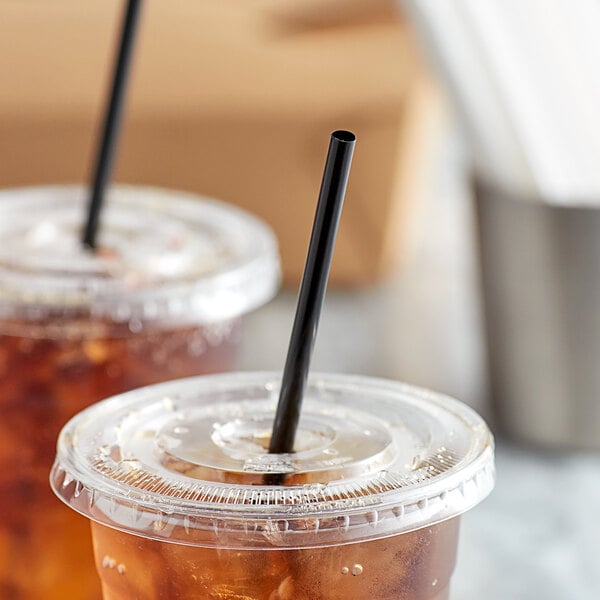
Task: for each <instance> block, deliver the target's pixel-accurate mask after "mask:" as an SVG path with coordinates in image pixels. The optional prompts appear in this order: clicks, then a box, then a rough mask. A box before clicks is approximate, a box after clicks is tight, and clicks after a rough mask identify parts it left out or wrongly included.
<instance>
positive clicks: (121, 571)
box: [117, 563, 127, 575]
mask: <svg viewBox="0 0 600 600" xmlns="http://www.w3.org/2000/svg"><path fill="white" fill-rule="evenodd" d="M125 571H127V569H126V568H125V565H124V564H123V563H121V564H120V565H117V572H118V573H119V575H125Z"/></svg>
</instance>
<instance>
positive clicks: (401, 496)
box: [51, 373, 494, 600]
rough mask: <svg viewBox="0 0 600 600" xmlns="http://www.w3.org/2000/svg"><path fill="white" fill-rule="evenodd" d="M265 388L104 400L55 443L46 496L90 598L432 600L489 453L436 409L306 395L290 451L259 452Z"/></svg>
mask: <svg viewBox="0 0 600 600" xmlns="http://www.w3.org/2000/svg"><path fill="white" fill-rule="evenodd" d="M278 389H279V375H278V374H264V373H262V374H261V373H257V374H248V373H239V374H229V375H217V376H209V377H198V378H190V379H185V380H180V381H174V382H169V383H165V384H161V385H157V386H150V387H147V388H144V389H140V390H135V391H133V392H130V393H127V394H123V395H120V396H117V397H115V398H112V399H109V400H106V401H104V402H101V403H99V404H97V405H96V406H94V407H92V408H89V409H87V410H85V411H84V412H82V413H80V414H79V415H77V416H76V417H75V418H74V419H72V420H71V421H70V422H69V423H68V424H67V426H66V427H65V428H64V429H63V431H62V433H61V435H60V438H59V442H58V454H57V458H56V462H55V464H54V467H53V470H52V474H51V484H52V487H53V489H54V492H55V493H56V494H57V495H58V496H59V497H60V498H61V499H62V500H63V501H64V502H66V503H67V504H68V505H69V506H71V507H72V508H73V509H74V510H76V511H78V512H80V513H81V514H83V515H85V516H86V517H88V518H89V519H90V520H91V522H92V532H93V537H94V552H95V556H96V567H97V569H98V573H99V575H100V578H101V580H102V589H103V593H104V598H105V600H130V599H132V598H135V599H136V600H155V599H159V598H169V599H170V600H192V599H194V600H196V599H216V598H219V599H236V600H240V599H243V600H309V599H310V600H342V599H344V600H348V599H360V600H363V599H366V598H369V599H370V600H446V599H447V598H448V594H449V586H450V578H451V575H452V572H453V569H454V564H455V556H456V547H457V541H458V523H459V515H460V514H462V513H463V512H465V511H466V510H468V509H470V508H471V507H472V506H474V505H475V504H477V503H478V502H479V501H481V500H482V499H483V498H484V497H485V496H486V495H487V494H488V493H489V492H490V491H491V489H492V487H493V484H494V466H493V439H492V436H491V434H490V432H489V430H488V429H487V427H486V425H485V423H484V422H483V421H482V420H481V418H480V417H479V416H478V415H477V414H475V413H474V412H473V411H472V410H471V409H470V408H467V407H466V406H464V405H463V404H461V403H459V402H457V401H456V400H452V399H450V398H447V397H444V396H440V395H437V394H434V393H431V392H426V391H423V390H419V389H416V388H412V387H407V386H404V385H401V384H398V383H394V382H390V381H384V380H378V379H370V378H365V377H353V376H344V375H315V376H313V377H312V379H311V380H310V381H309V385H308V387H307V390H306V396H305V403H304V406H303V412H302V417H301V421H300V426H299V432H298V437H297V442H296V448H295V450H296V452H295V453H293V454H285V455H272V454H268V453H267V447H268V440H269V435H270V432H271V426H272V422H273V416H274V411H275V406H276V403H277V397H278Z"/></svg>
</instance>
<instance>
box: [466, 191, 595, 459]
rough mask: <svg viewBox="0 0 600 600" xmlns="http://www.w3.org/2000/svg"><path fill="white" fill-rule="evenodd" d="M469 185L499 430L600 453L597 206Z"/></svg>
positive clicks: (524, 438)
mask: <svg viewBox="0 0 600 600" xmlns="http://www.w3.org/2000/svg"><path fill="white" fill-rule="evenodd" d="M473 187H474V191H475V202H476V208H477V217H478V229H479V243H480V255H481V269H482V282H483V298H484V306H485V318H486V329H487V348H488V356H489V368H490V382H491V394H492V402H493V407H494V410H495V413H496V416H497V423H498V427H499V430H500V431H501V432H502V431H503V432H504V433H505V434H507V435H509V436H511V437H513V438H516V439H518V440H521V441H524V442H527V443H533V444H537V445H543V446H547V447H572V448H596V449H600V206H599V208H597V209H596V208H588V207H586V208H583V207H573V206H552V205H549V204H548V203H544V202H542V201H541V200H540V199H535V198H517V197H514V196H511V195H510V194H507V193H505V192H502V191H499V190H497V189H494V188H493V187H491V186H489V185H486V184H484V183H482V182H480V181H479V182H477V181H476V182H475V183H474V186H473Z"/></svg>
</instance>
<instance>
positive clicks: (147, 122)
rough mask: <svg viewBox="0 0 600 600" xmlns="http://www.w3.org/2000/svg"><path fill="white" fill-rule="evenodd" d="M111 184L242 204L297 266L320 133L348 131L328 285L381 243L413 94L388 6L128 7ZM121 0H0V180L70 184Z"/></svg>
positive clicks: (417, 90) (85, 158)
mask: <svg viewBox="0 0 600 600" xmlns="http://www.w3.org/2000/svg"><path fill="white" fill-rule="evenodd" d="M144 4H145V6H144V7H143V12H142V19H141V22H140V31H139V40H138V42H139V43H138V44H137V47H136V51H135V57H134V65H133V70H132V78H131V82H130V84H131V88H130V91H129V95H128V102H127V107H126V114H125V118H124V131H123V137H122V143H121V146H120V148H119V152H118V156H117V167H116V172H115V179H116V180H119V181H124V182H129V183H143V184H152V185H158V186H163V187H169V188H176V189H184V190H190V191H193V192H197V193H201V194H206V195H209V196H214V197H217V198H220V199H223V200H226V201H228V202H232V203H234V204H237V205H239V206H241V207H243V208H245V209H248V210H250V211H252V212H254V213H256V214H258V215H259V216H261V217H263V218H264V219H265V220H266V221H268V222H269V223H270V224H271V225H272V226H273V227H274V228H275V231H276V233H277V235H278V237H279V240H280V245H281V253H282V259H283V265H284V277H285V279H286V281H288V282H293V283H295V282H296V281H297V280H298V278H299V276H300V274H301V272H302V269H303V265H304V257H305V253H306V248H307V245H308V239H309V235H310V226H311V222H312V218H313V215H314V209H315V206H316V200H317V195H318V190H319V185H320V180H321V176H322V170H323V165H324V160H325V154H326V150H327V145H328V139H329V133H330V132H331V131H332V130H334V129H338V128H344V129H351V130H353V131H354V132H355V133H356V134H357V136H358V142H357V147H356V153H355V160H354V165H353V169H352V173H351V180H350V185H349V188H348V195H347V198H346V206H345V209H344V215H343V218H342V224H341V229H340V233H339V237H338V243H337V247H336V254H335V258H334V267H333V272H332V279H331V281H332V283H337V284H340V285H361V284H366V283H371V282H374V281H376V280H377V279H379V278H380V277H381V276H382V275H383V274H385V272H386V271H387V269H388V268H389V266H390V264H391V262H392V261H393V260H394V258H395V257H396V255H397V253H398V252H397V246H398V242H399V240H400V239H401V238H402V223H403V222H405V219H404V213H405V211H406V209H407V207H408V206H409V203H410V202H411V201H412V198H411V196H412V195H413V194H414V186H413V181H412V179H413V177H414V175H413V173H414V171H415V164H416V163H418V161H420V160H421V158H422V156H423V132H424V131H425V129H426V123H427V111H428V108H427V107H428V103H429V98H430V92H429V86H428V85H426V84H425V85H424V84H423V81H424V80H423V71H422V68H421V65H420V61H419V58H418V56H417V53H416V52H415V49H414V43H413V41H412V39H411V36H410V34H409V32H408V30H407V29H406V26H405V25H404V24H403V22H402V21H401V20H400V19H399V18H398V17H397V16H396V14H395V11H394V10H393V8H392V5H391V4H390V3H389V2H383V1H382V0H380V1H378V2H375V3H373V4H372V5H369V4H365V3H362V2H358V0H354V2H350V3H349V4H347V5H344V6H345V7H346V9H347V10H346V11H345V12H344V11H341V10H339V9H341V8H342V4H341V3H340V2H339V0H330V2H329V3H324V4H321V5H319V6H317V5H316V4H315V3H314V2H309V1H308V0H304V2H299V3H297V4H295V5H294V6H293V7H291V8H289V7H288V8H282V7H281V6H280V4H279V3H275V2H270V1H266V0H261V1H256V0H255V1H250V0H248V1H247V2H222V1H221V0H204V1H203V2H198V1H196V0H186V1H183V0H180V1H177V2H173V3H171V2H169V3H167V2H164V1H160V0H154V1H149V2H146V3H144ZM123 6H124V2H120V1H115V0H94V1H92V0H88V1H87V2H85V3H82V2H78V1H77V0H54V1H53V2H45V1H43V0H28V2H19V3H7V4H4V5H2V6H1V7H0V18H1V19H2V22H3V35H2V36H0V57H1V58H0V80H2V82H3V85H2V86H1V88H0V186H2V187H8V186H17V185H29V184H44V183H53V182H72V181H86V180H88V179H89V172H90V167H91V164H92V160H93V154H94V147H95V139H96V133H97V130H98V128H99V123H100V119H101V114H102V110H103V104H104V100H105V97H106V90H107V85H108V81H109V75H110V68H111V64H112V59H113V53H114V46H115V42H116V38H117V33H118V30H119V25H120V19H121V11H122V8H123Z"/></svg>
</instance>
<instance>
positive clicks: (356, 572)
mask: <svg viewBox="0 0 600 600" xmlns="http://www.w3.org/2000/svg"><path fill="white" fill-rule="evenodd" d="M362 573H363V566H362V565H359V564H358V563H357V564H355V565H353V567H352V575H354V577H358V576H359V575H362Z"/></svg>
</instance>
